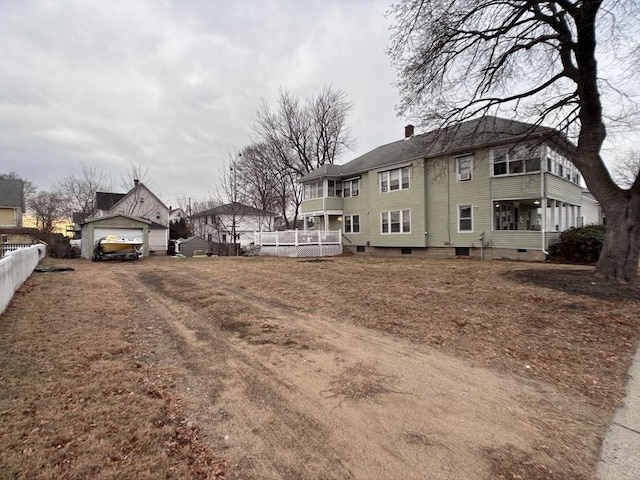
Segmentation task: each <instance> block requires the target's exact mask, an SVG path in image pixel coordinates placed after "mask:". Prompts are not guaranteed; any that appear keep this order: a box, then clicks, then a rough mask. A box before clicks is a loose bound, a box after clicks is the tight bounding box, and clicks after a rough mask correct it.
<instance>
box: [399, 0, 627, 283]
mask: <svg viewBox="0 0 640 480" xmlns="http://www.w3.org/2000/svg"><path fill="white" fill-rule="evenodd" d="M638 9H639V8H638V4H637V2H634V1H624V0H620V1H615V2H614V1H612V2H608V3H607V6H606V7H603V1H602V0H556V1H536V0H533V1H498V0H477V1H476V0H404V1H401V2H400V3H399V4H398V5H396V6H395V7H394V8H393V10H392V13H393V14H394V15H395V18H396V24H395V26H394V28H393V38H392V45H391V48H390V50H389V53H390V55H391V58H392V61H393V62H394V64H395V66H396V68H397V69H398V73H399V87H400V90H401V96H402V102H401V105H400V107H399V111H400V113H403V114H410V115H413V116H416V117H419V118H421V119H422V120H424V121H425V123H431V124H432V125H433V124H434V123H437V126H443V125H445V124H453V123H454V122H458V121H460V120H464V119H468V118H471V117H475V116H478V115H484V114H492V113H493V114H495V113H500V112H505V111H507V109H511V110H512V111H513V112H516V113H518V114H519V115H520V116H525V117H526V118H536V119H537V123H539V124H542V123H551V124H553V125H554V126H555V127H556V128H558V129H559V130H561V131H564V132H565V133H567V134H569V135H575V138H577V148H576V151H575V152H574V155H573V158H572V160H573V162H574V163H575V165H576V166H577V167H578V168H579V169H580V171H581V173H582V175H583V177H584V179H585V181H586V182H587V185H588V187H589V189H590V190H591V192H592V193H593V194H594V195H595V197H596V198H597V199H598V201H599V202H600V204H601V206H602V208H603V210H604V212H605V214H606V216H607V233H606V239H605V246H604V249H603V252H602V254H601V256H600V260H599V262H598V265H597V267H596V274H597V275H599V276H602V277H605V278H610V279H614V280H616V281H619V282H631V281H635V280H636V279H637V278H638V254H639V247H640V179H636V180H635V181H634V183H633V184H632V185H631V187H630V188H629V189H628V190H625V189H621V188H620V187H619V186H618V185H617V184H616V183H615V182H614V181H613V179H612V178H611V176H610V175H609V172H608V170H607V168H606V166H605V164H604V162H603V160H602V157H601V154H600V152H601V149H602V145H603V142H604V140H605V137H606V134H607V130H606V126H605V112H604V110H603V103H602V95H603V93H604V88H605V87H606V85H607V83H608V82H605V81H604V80H602V79H600V78H599V77H598V62H597V60H598V58H597V57H598V55H599V54H602V52H603V51H605V50H603V48H602V45H598V42H597V33H598V32H603V31H605V30H606V34H605V35H606V39H605V38H602V39H601V43H602V40H606V41H608V42H610V43H609V44H610V45H612V46H615V48H611V49H610V50H609V51H606V54H607V55H609V57H613V56H616V55H618V56H619V52H622V51H627V52H630V54H633V53H635V55H638V53H640V48H638V40H637V37H635V38H633V37H627V38H622V36H621V32H623V30H622V29H623V27H624V25H623V24H624V23H625V22H628V21H629V20H631V21H633V19H635V20H636V22H637V19H638V18H639V17H640V13H639V12H638ZM605 35H603V37H604V36H605ZM616 41H618V43H617V44H616V43H615V42H616ZM597 46H598V48H596V47H597ZM627 46H628V47H629V48H627V49H625V48H623V47H627ZM617 60H619V63H620V66H621V67H622V68H623V67H624V65H625V64H624V61H625V60H628V58H626V59H625V58H618V59H617ZM627 64H628V63H627ZM611 80H613V79H611ZM636 80H637V78H636ZM611 91H614V92H615V91H616V90H611V89H608V90H607V92H611ZM619 100H620V102H621V103H623V104H626V106H628V105H629V103H628V98H627V97H626V96H624V95H622V94H621V95H620V96H619Z"/></svg>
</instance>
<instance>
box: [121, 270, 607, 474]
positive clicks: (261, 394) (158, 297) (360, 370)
mask: <svg viewBox="0 0 640 480" xmlns="http://www.w3.org/2000/svg"><path fill="white" fill-rule="evenodd" d="M162 273H163V272H156V273H151V272H145V273H144V274H140V275H138V278H137V280H134V279H131V278H123V279H122V280H121V281H122V282H123V284H124V285H125V289H126V290H128V291H130V292H131V293H132V294H134V295H142V296H144V297H148V298H151V299H152V300H153V301H152V305H153V307H152V308H153V310H154V312H155V314H156V315H158V318H159V319H160V320H161V321H162V322H164V323H165V324H167V325H168V326H170V327H171V329H172V330H173V331H174V332H175V334H176V335H177V336H179V338H180V339H181V341H182V342H183V344H184V349H183V355H184V361H185V363H186V364H187V365H188V367H187V368H188V370H189V372H190V376H192V377H193V378H192V379H191V380H190V383H191V384H192V385H195V386H196V388H195V389H194V393H193V395H191V398H190V401H191V402H192V404H193V405H195V407H194V408H195V413H194V414H195V415H196V417H197V421H198V423H199V424H200V425H201V427H203V429H204V430H205V431H207V432H208V434H209V439H210V441H212V443H213V444H214V446H215V447H216V448H218V449H226V452H225V455H226V456H229V454H231V456H232V457H234V458H236V459H237V460H238V462H239V463H240V465H241V466H242V467H244V469H245V470H246V471H247V473H249V474H251V475H253V476H254V477H255V478H264V479H270V478H273V479H276V478H285V479H288V478H291V479H294V478H296V479H297V478H327V479H331V478H336V479H338V478H340V479H344V478H406V479H413V478H415V479H419V478H432V479H440V478H442V479H445V478H454V477H455V478H459V479H466V478H468V479H472V478H473V479H477V478H488V460H487V458H486V457H485V455H484V453H483V451H485V450H486V449H500V448H511V449H517V450H518V451H523V452H526V454H527V455H530V456H531V458H532V459H533V460H534V461H539V462H542V463H545V464H547V465H549V466H550V468H552V469H561V468H562V465H561V462H559V461H557V460H555V459H554V458H553V456H552V455H548V454H547V453H546V451H545V450H544V449H541V448H539V446H540V445H542V444H545V443H549V439H548V438H545V432H544V422H541V421H540V420H539V418H540V417H543V418H544V415H545V414H546V413H548V412H547V411H545V410H543V409H542V407H541V405H543V404H547V403H548V401H547V400H548V398H551V397H553V401H554V405H556V407H554V408H556V409H558V412H555V413H556V415H558V416H565V417H566V418H568V419H570V420H569V421H568V422H567V423H568V425H571V426H572V428H573V429H574V430H578V432H577V433H576V432H574V433H576V434H579V433H580V432H579V430H580V429H581V428H586V427H584V425H586V424H588V423H590V422H591V423H595V422H597V421H598V417H597V412H596V411H595V410H592V409H590V408H589V407H586V406H584V405H583V406H582V408H577V409H576V405H575V404H574V403H573V402H572V401H571V400H570V399H566V400H565V399H564V398H563V397H562V396H561V395H560V394H558V393H556V392H555V391H553V390H552V389H551V388H548V387H546V386H544V385H540V384H534V383H533V382H531V383H524V382H513V379H510V378H508V377H505V376H502V375H499V374H497V373H495V372H492V371H489V370H487V369H480V368H473V367H471V366H469V365H468V364H467V363H465V362H463V361H460V360H457V359H454V358H451V357H447V356H445V355H442V354H439V353H438V352H435V351H433V350H430V349H428V348H425V347H422V346H416V345H414V344H411V343H409V342H407V341H404V340H402V339H397V338H394V337H391V336H388V335H385V334H382V333H380V332H374V331H372V330H367V329H364V328H362V327H357V326H354V325H352V324H349V323H345V322H341V321H339V320H338V319H335V318H328V317H322V318H320V317H318V316H317V315H314V314H313V313H312V312H305V311H303V310H302V309H297V308H292V307H291V306H289V305H286V304H284V303H282V302H280V301H277V300H274V299H271V298H265V297H259V296H257V295H255V294H252V293H249V292H247V291H245V290H242V289H237V288H231V287H228V286H223V285H216V286H210V285H209V286H208V288H207V294H206V295H201V296H197V297H196V298H193V297H189V296H188V295H186V293H187V292H189V289H190V288H192V289H196V287H197V285H201V284H203V283H206V277H205V276H204V274H203V276H202V277H196V278H194V277H193V275H189V276H187V275H183V274H181V273H179V272H171V282H172V284H173V285H175V284H180V285H182V287H181V292H182V293H183V295H185V296H184V297H182V296H181V295H179V294H176V292H175V291H173V293H172V288H171V287H170V285H168V283H167V282H168V280H167V275H166V273H168V272H164V273H165V275H163V274H162ZM212 390H216V395H215V396H211V399H209V400H208V398H209V397H207V396H206V395H199V393H201V392H207V391H212ZM212 399H213V400H212ZM221 412H223V413H221ZM214 418H215V419H216V420H218V419H220V418H222V420H221V421H217V422H212V419H214Z"/></svg>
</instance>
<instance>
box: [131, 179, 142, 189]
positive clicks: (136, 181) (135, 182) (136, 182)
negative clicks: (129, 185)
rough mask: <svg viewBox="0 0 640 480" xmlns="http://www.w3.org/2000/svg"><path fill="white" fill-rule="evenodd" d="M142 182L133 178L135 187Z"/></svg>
mask: <svg viewBox="0 0 640 480" xmlns="http://www.w3.org/2000/svg"><path fill="white" fill-rule="evenodd" d="M139 183H140V181H139V180H138V179H137V178H134V179H133V186H134V188H135V187H137V186H138V184H139Z"/></svg>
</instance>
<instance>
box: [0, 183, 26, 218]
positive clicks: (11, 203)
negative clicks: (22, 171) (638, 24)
mask: <svg viewBox="0 0 640 480" xmlns="http://www.w3.org/2000/svg"><path fill="white" fill-rule="evenodd" d="M23 192H24V182H23V181H22V180H14V179H11V178H0V207H18V208H21V209H22V210H23V211H24V193H23Z"/></svg>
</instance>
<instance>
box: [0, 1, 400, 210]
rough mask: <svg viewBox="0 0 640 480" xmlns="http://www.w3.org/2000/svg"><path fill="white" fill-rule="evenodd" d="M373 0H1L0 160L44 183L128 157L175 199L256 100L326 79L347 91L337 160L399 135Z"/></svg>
mask: <svg viewBox="0 0 640 480" xmlns="http://www.w3.org/2000/svg"><path fill="white" fill-rule="evenodd" d="M389 5H390V2H385V1H371V0H367V1H350V2H345V1H335V2H332V1H322V2H309V1H304V2H301V1H285V2H280V1H248V0H247V1H230V2H226V1H205V0H198V1H189V0H180V1H162V0H150V1H144V0H110V1H106V0H102V1H100V0H98V1H85V0H83V1H71V0H65V1H61V0H57V1H31V0H0V90H1V91H0V162H1V165H0V172H8V171H15V172H17V173H18V174H20V175H21V176H22V177H23V178H26V179H28V180H31V181H33V182H34V183H35V184H36V185H37V186H38V188H39V189H48V188H50V187H51V185H52V184H53V183H54V181H55V180H56V179H58V178H61V177H64V176H67V175H69V174H71V173H73V172H74V171H75V172H79V171H80V164H81V163H84V164H86V165H95V166H97V167H98V168H100V169H103V170H104V171H105V172H107V173H108V174H109V175H110V176H111V177H112V178H113V179H114V180H115V181H116V183H117V186H119V185H120V183H121V182H120V179H121V177H122V176H125V175H126V174H127V169H128V165H129V164H130V162H134V163H136V164H137V163H138V162H141V164H142V165H143V166H144V167H146V168H148V176H149V177H150V178H151V181H149V182H148V183H149V184H150V186H151V188H152V189H153V190H154V192H155V193H156V194H157V195H158V196H160V198H161V199H162V200H163V201H164V202H165V203H167V205H175V204H176V201H177V199H178V198H179V197H181V196H191V197H193V198H204V197H206V196H208V193H209V191H210V190H211V188H212V186H213V185H214V184H215V183H216V182H217V181H218V177H219V170H220V167H221V165H222V164H223V162H224V161H225V160H226V159H228V157H229V155H232V154H235V152H236V151H238V150H239V149H241V148H242V147H244V146H246V145H248V144H249V143H250V142H251V134H252V132H251V128H250V124H251V122H252V119H253V117H254V115H255V113H256V111H257V109H258V108H259V106H260V103H261V102H262V100H265V101H267V102H268V103H269V104H272V105H275V98H276V97H277V95H278V91H279V88H280V87H286V88H287V89H289V90H290V91H291V92H292V93H294V94H296V95H299V96H301V97H304V96H306V95H309V94H315V93H317V92H318V91H319V90H320V88H321V87H322V86H323V85H326V84H329V83H330V84H331V85H332V86H333V87H334V88H336V89H341V90H344V91H345V92H346V93H347V95H348V98H349V99H350V100H351V101H352V102H353V104H354V109H353V113H352V115H351V117H350V118H349V125H350V128H351V132H352V135H353V136H354V137H355V138H356V139H357V146H356V149H355V150H354V152H350V153H349V154H347V155H345V157H344V158H343V159H342V160H343V161H347V160H349V159H350V158H353V157H354V156H355V155H359V154H361V153H365V152H366V151H368V150H370V149H372V148H375V147H376V146H378V145H380V144H381V143H388V142H391V141H394V140H398V139H400V138H402V134H403V127H404V122H403V121H402V120H401V119H398V118H397V117H396V115H395V111H394V107H395V105H396V104H397V103H398V94H397V92H396V90H395V88H394V87H393V85H392V84H393V82H394V80H395V72H394V71H393V69H392V68H391V66H390V64H389V59H388V57H387V55H386V54H385V48H386V46H387V43H388V40H389V32H388V20H387V19H386V18H385V15H384V14H385V12H386V11H387V10H388V8H389Z"/></svg>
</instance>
